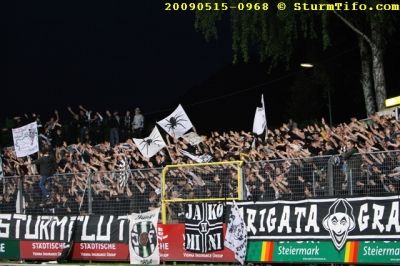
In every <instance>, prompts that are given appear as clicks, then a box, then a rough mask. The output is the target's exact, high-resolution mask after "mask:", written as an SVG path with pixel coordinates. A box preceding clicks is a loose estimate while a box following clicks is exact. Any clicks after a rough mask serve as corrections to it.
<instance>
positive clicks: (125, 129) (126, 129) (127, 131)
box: [122, 111, 132, 141]
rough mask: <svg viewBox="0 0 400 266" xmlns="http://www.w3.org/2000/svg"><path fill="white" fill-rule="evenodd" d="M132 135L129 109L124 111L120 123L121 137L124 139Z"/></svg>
mask: <svg viewBox="0 0 400 266" xmlns="http://www.w3.org/2000/svg"><path fill="white" fill-rule="evenodd" d="M131 137H132V116H131V112H130V111H126V113H125V116H124V120H123V124H122V139H123V141H126V140H127V139H129V138H131Z"/></svg>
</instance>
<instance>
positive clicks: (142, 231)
mask: <svg viewBox="0 0 400 266" xmlns="http://www.w3.org/2000/svg"><path fill="white" fill-rule="evenodd" d="M159 213H160V208H157V209H154V210H152V211H149V212H145V213H132V214H130V215H128V217H129V257H130V263H131V264H149V265H157V264H160V251H159V245H158V239H157V222H158V215H159Z"/></svg>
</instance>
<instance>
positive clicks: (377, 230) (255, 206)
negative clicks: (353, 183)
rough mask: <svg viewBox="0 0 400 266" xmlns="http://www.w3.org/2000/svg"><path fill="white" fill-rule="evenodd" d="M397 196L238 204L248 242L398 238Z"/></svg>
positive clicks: (340, 242)
mask: <svg viewBox="0 0 400 266" xmlns="http://www.w3.org/2000/svg"><path fill="white" fill-rule="evenodd" d="M399 201H400V197H398V196H388V197H361V198H339V199H337V198H331V199H309V200H302V201H271V202H240V203H238V205H239V208H240V210H241V212H242V213H243V215H244V220H245V223H246V226H247V232H248V236H249V239H251V240H316V239H327V240H328V239H329V240H331V241H332V243H333V244H334V246H335V248H336V249H337V250H341V249H342V248H343V247H344V245H345V244H346V241H347V240H375V239H376V240H383V239H387V240H395V239H400V222H399Z"/></svg>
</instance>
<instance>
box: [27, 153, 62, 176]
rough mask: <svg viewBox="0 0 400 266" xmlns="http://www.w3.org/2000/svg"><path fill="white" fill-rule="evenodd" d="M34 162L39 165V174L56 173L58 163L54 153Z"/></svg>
mask: <svg viewBox="0 0 400 266" xmlns="http://www.w3.org/2000/svg"><path fill="white" fill-rule="evenodd" d="M32 163H33V164H36V165H39V174H40V175H41V176H52V175H54V174H55V173H56V169H57V163H56V158H55V157H54V155H53V154H49V155H45V156H43V157H40V158H39V159H37V160H35V161H33V162H32Z"/></svg>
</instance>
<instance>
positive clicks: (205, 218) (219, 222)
mask: <svg viewBox="0 0 400 266" xmlns="http://www.w3.org/2000/svg"><path fill="white" fill-rule="evenodd" d="M223 217H224V205H223V204H222V203H200V204H192V203H188V204H186V210H185V249H186V250H187V251H191V252H195V253H207V252H211V251H217V250H222V249H223V248H224V243H223Z"/></svg>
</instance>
